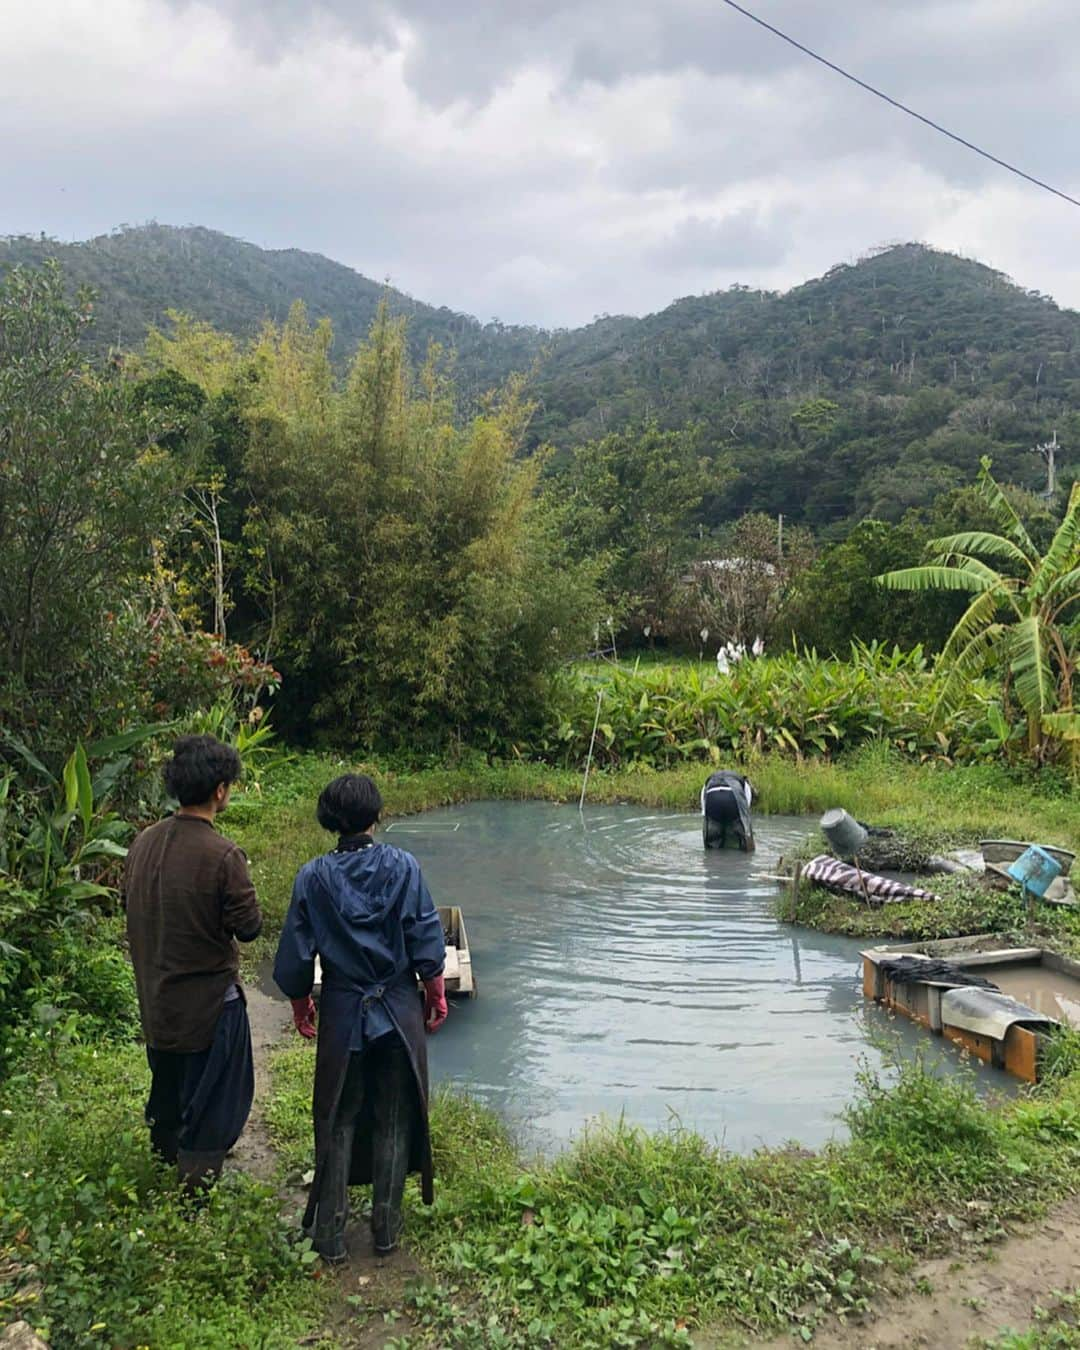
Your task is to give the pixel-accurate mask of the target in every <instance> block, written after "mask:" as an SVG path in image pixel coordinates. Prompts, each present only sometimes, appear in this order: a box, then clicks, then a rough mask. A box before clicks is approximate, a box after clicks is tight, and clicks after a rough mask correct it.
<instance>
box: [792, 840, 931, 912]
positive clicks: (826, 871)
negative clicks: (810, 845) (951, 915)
mask: <svg viewBox="0 0 1080 1350" xmlns="http://www.w3.org/2000/svg"><path fill="white" fill-rule="evenodd" d="M799 875H800V877H801V879H802V880H803V881H812V882H815V883H816V884H817V885H818V886H825V887H826V888H827V889H828V890H830V891H846V892H847V893H848V894H850V895H858V896H862V897H863V898H864V899H867V900H875V901H877V902H878V903H879V904H883V905H885V904H889V903H890V902H892V901H897V900H937V899H939V898H940V897H939V896H936V895H935V894H934V893H933V891H923V890H920V889H919V887H918V886H909V885H908V884H907V882H905V881H893V880H892V879H891V878H890V877H879V876H877V875H876V874H875V873H873V872H862V871H860V870H859V869H857V868H855V867H852V866H851V864H850V863H845V862H840V861H839V859H837V858H830V857H829V855H828V854H827V853H820V854H818V856H817V857H816V858H811V860H810V861H809V862H808V863H807V864H806V865H805V866H804V867H803V869H802V871H801V872H800V874H799Z"/></svg>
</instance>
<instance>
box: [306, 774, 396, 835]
mask: <svg viewBox="0 0 1080 1350" xmlns="http://www.w3.org/2000/svg"><path fill="white" fill-rule="evenodd" d="M382 805H383V803H382V794H381V793H380V792H379V789H378V788H377V787H376V786H375V784H374V782H372V780H371V779H370V778H369V777H368V776H367V774H366V773H343V774H342V775H341V777H340V778H335V779H334V781H333V782H332V783H327V785H326V787H324V788H323V790H322V792H320V794H319V805H318V807H317V808H316V811H315V814H316V815H317V816H318V818H319V824H320V825H321V826H322V827H323V829H324V830H331V831H333V833H335V834H362V833H363V832H364V830H370V829H371V827H372V825H374V824H375V823H376V821H377V820H378V819H379V816H380V815H381V814H382Z"/></svg>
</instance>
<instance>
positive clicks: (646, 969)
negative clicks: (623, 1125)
mask: <svg viewBox="0 0 1080 1350" xmlns="http://www.w3.org/2000/svg"><path fill="white" fill-rule="evenodd" d="M448 822H453V823H456V824H457V825H458V826H459V828H458V829H456V830H454V831H450V830H449V829H448V828H447V823H448ZM427 824H430V825H431V826H432V828H431V830H430V832H425V826H426V825H427ZM811 824H812V822H807V821H805V820H801V819H797V818H792V817H771V818H770V817H762V818H760V819H759V820H758V821H757V822H756V831H757V841H758V852H757V854H755V855H753V856H751V857H746V856H745V855H743V854H740V853H736V852H723V853H719V852H710V853H706V852H705V850H704V849H703V848H702V844H701V831H700V821H699V818H698V817H696V816H688V815H683V814H677V813H673V812H657V811H643V810H642V809H641V808H640V807H608V808H591V809H587V810H586V812H585V815H584V818H582V817H580V816H579V815H578V813H577V811H576V810H573V809H572V808H568V807H557V806H552V805H549V804H546V803H509V802H488V803H475V804H472V805H469V806H464V807H457V808H454V809H450V810H446V811H439V812H432V813H430V815H428V816H423V817H419V818H417V819H415V820H413V821H410V834H409V837H408V840H407V841H406V839H405V838H404V837H402V838H401V840H400V841H396V842H400V844H401V845H402V846H403V847H407V848H408V849H409V850H410V851H411V852H413V853H415V854H416V855H417V857H418V858H419V859H420V862H421V864H422V866H423V869H424V873H425V876H426V877H427V880H428V884H429V886H430V887H431V890H432V893H433V894H434V895H435V897H436V902H437V903H440V904H450V903H452V904H460V905H461V906H462V908H463V910H464V913H465V918H466V922H467V925H468V930H469V936H470V941H471V945H472V949H473V964H474V970H475V972H476V974H477V981H478V987H479V991H480V997H479V998H478V999H477V1000H475V1001H474V1002H465V1003H460V1004H457V1005H456V1006H455V1007H454V1009H453V1014H452V1017H451V1019H450V1022H449V1023H448V1025H447V1027H446V1028H445V1029H444V1031H442V1032H440V1034H439V1035H438V1036H437V1037H435V1038H434V1039H433V1040H432V1041H431V1042H430V1044H429V1054H430V1058H431V1063H432V1070H433V1074H434V1076H435V1077H436V1078H442V1079H450V1080H452V1081H454V1082H456V1083H459V1084H463V1085H467V1086H469V1087H470V1089H471V1090H472V1091H474V1092H475V1093H477V1094H478V1095H479V1096H481V1097H482V1098H483V1099H485V1100H487V1101H489V1102H491V1103H492V1104H493V1105H495V1106H497V1107H499V1108H500V1109H501V1110H503V1111H504V1112H507V1113H509V1115H510V1116H511V1117H512V1118H513V1119H514V1120H515V1121H516V1122H517V1124H518V1125H519V1127H521V1128H522V1129H523V1130H524V1131H525V1133H526V1135H527V1136H528V1138H529V1139H530V1140H531V1141H532V1142H537V1143H541V1144H545V1145H547V1144H551V1143H552V1142H556V1141H559V1140H563V1139H566V1138H568V1137H571V1136H573V1135H576V1134H579V1133H580V1132H581V1129H582V1128H583V1125H584V1123H585V1122H586V1121H587V1120H590V1119H594V1118H596V1117H597V1116H606V1117H608V1118H618V1117H620V1116H623V1115H624V1116H625V1117H626V1118H627V1119H629V1120H632V1121H637V1122H639V1123H641V1124H643V1125H646V1126H650V1127H656V1126H663V1125H665V1124H666V1123H667V1122H668V1121H669V1120H670V1119H671V1118H672V1115H673V1114H674V1115H675V1116H676V1117H677V1118H678V1119H679V1120H680V1121H681V1122H682V1124H683V1125H684V1126H687V1127H690V1128H695V1129H698V1130H700V1131H701V1132H702V1133H704V1134H706V1135H707V1136H709V1137H713V1138H717V1139H721V1138H722V1139H723V1140H724V1141H725V1143H726V1145H727V1146H728V1147H734V1148H739V1149H749V1148H754V1147H757V1146H759V1145H760V1144H761V1143H763V1142H764V1143H768V1142H773V1143H781V1142H785V1141H787V1140H789V1139H792V1138H799V1139H801V1140H802V1141H803V1142H804V1143H806V1144H809V1145H814V1144H818V1143H820V1142H821V1141H822V1140H824V1139H825V1138H827V1137H829V1135H830V1134H832V1133H833V1132H834V1131H835V1130H836V1128H837V1113H838V1111H839V1110H840V1109H841V1107H842V1106H843V1105H844V1104H845V1103H846V1102H847V1101H848V1100H849V1099H850V1096H851V1093H852V1089H853V1086H854V1080H855V1073H856V1070H857V1067H858V1062H859V1060H860V1058H861V1057H869V1058H870V1059H871V1060H874V1059H876V1058H878V1051H877V1050H876V1049H875V1048H874V1047H873V1046H872V1045H871V1043H870V1041H869V1040H868V1035H867V1032H868V1028H870V1027H873V1028H875V1030H876V1031H877V1032H880V1031H881V1029H882V1019H881V1018H880V1017H879V1016H878V1015H876V1012H875V1010H873V1009H867V1008H866V1007H865V1006H864V1003H863V1000H862V996H861V992H860V984H859V960H858V944H857V943H855V942H853V941H849V940H846V939H843V938H833V937H828V936H825V935H822V934H819V933H813V932H810V931H807V930H800V929H795V928H792V927H790V926H786V925H782V924H779V923H777V921H776V919H775V917H774V916H773V908H772V907H773V901H774V898H775V895H776V890H775V885H774V884H773V883H770V882H767V881H763V880H762V879H761V878H760V874H761V873H767V872H771V871H772V870H774V866H775V863H776V860H777V857H778V855H779V854H781V853H783V852H790V851H791V849H792V848H793V847H794V846H796V845H797V844H798V843H799V842H800V841H801V840H802V838H803V837H804V835H805V834H806V832H807V830H808V829H809V828H810V827H811ZM896 1030H897V1031H899V1033H900V1035H901V1036H903V1037H905V1038H906V1043H907V1044H909V1045H911V1044H915V1043H921V1042H922V1040H923V1038H922V1036H921V1035H920V1033H918V1032H916V1031H914V1030H913V1029H911V1028H910V1027H908V1026H906V1025H901V1026H897V1027H896Z"/></svg>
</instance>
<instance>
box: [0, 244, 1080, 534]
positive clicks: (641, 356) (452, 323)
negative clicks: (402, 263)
mask: <svg viewBox="0 0 1080 1350" xmlns="http://www.w3.org/2000/svg"><path fill="white" fill-rule="evenodd" d="M46 257H57V258H59V259H60V261H61V262H62V263H63V265H64V267H65V269H66V271H67V274H68V275H69V277H70V278H71V279H72V280H73V281H74V282H80V283H82V282H85V283H89V284H91V285H93V286H94V287H95V288H96V289H97V290H98V291H99V293H100V301H99V307H98V314H99V318H98V323H97V324H96V326H95V327H96V339H95V340H96V342H97V344H98V346H99V347H108V346H123V347H137V346H138V345H139V344H140V343H141V341H142V339H143V335H144V334H145V331H146V327H147V325H148V324H151V323H155V324H156V323H160V322H162V319H163V316H164V313H165V311H166V310H167V309H170V308H175V309H181V310H186V311H188V312H190V313H191V314H194V315H196V316H197V317H198V318H201V319H204V320H207V321H209V322H211V323H213V324H215V325H217V326H218V327H220V328H223V329H228V330H229V331H231V332H234V333H238V334H250V333H253V332H255V331H256V330H257V329H258V327H259V325H260V324H261V323H262V322H263V321H264V320H266V319H273V320H277V321H280V320H282V319H284V317H285V315H286V313H287V312H288V308H289V305H290V304H291V303H292V301H293V300H295V299H297V298H300V299H303V300H304V301H305V302H306V303H307V306H308V309H309V312H310V313H311V315H312V316H313V317H319V316H322V315H328V316H329V317H330V318H331V319H332V320H333V323H334V329H335V333H336V335H337V337H336V343H335V355H336V356H338V357H340V359H341V360H342V361H343V360H344V359H345V358H346V356H347V355H348V353H349V352H350V351H351V350H352V349H353V348H354V347H355V345H356V343H357V342H358V341H359V340H360V339H361V338H362V337H363V335H364V334H365V333H366V331H367V328H368V325H369V323H370V321H371V317H372V315H373V313H374V310H375V307H376V305H377V303H378V301H379V298H380V297H381V296H382V295H384V294H385V295H388V296H389V298H390V301H391V306H392V308H393V309H394V311H395V312H396V313H402V314H407V315H408V316H409V320H410V342H411V346H412V349H413V354H414V356H418V355H420V354H422V353H423V351H424V350H426V348H427V345H428V343H429V342H430V341H432V340H437V341H439V342H442V343H444V344H445V345H447V346H451V347H453V348H454V349H455V351H456V353H457V364H458V378H459V385H460V387H461V389H462V391H463V393H464V395H465V396H466V397H468V398H474V397H475V396H476V395H477V394H479V393H481V392H483V391H484V390H486V389H488V388H490V387H492V386H493V385H495V384H498V383H499V382H500V381H502V380H503V379H505V377H506V376H507V375H508V374H509V373H510V372H511V371H514V370H522V371H529V372H531V375H532V378H533V382H534V390H535V393H536V396H537V414H536V417H535V420H534V423H533V427H532V437H533V441H534V443H536V444H539V443H541V442H549V443H551V444H553V445H555V446H556V447H557V449H558V451H559V454H558V455H557V456H556V459H555V467H556V469H557V468H558V465H559V464H560V463H561V462H565V459H566V456H567V455H569V454H570V453H571V452H572V449H573V447H574V446H575V445H578V444H581V443H582V442H583V441H586V440H589V439H593V438H596V437H599V436H602V435H604V434H605V433H606V432H608V431H610V430H613V429H617V428H619V427H621V426H624V425H626V424H627V423H630V422H634V421H637V420H640V419H642V418H648V417H652V418H656V419H657V420H658V421H659V422H660V423H661V424H663V425H664V426H672V427H679V426H686V425H688V424H695V425H698V426H699V427H700V429H701V449H702V452H703V453H704V454H706V455H708V456H711V457H713V458H714V459H715V460H716V461H717V465H718V472H717V482H718V484H721V483H722V484H723V486H722V488H721V490H719V491H718V492H717V494H716V495H715V497H714V498H713V499H712V500H711V501H710V502H709V503H708V508H707V522H706V523H709V524H715V523H718V522H721V521H723V520H727V519H731V518H733V517H734V516H737V515H739V514H741V513H742V512H744V511H748V510H764V511H768V512H771V513H773V514H777V513H781V512H782V513H783V514H784V515H786V516H788V517H789V518H790V519H792V520H793V521H804V522H806V523H807V524H809V525H812V526H813V527H814V528H816V529H818V530H822V529H826V530H827V529H829V528H830V527H836V528H842V527H843V525H844V523H845V522H847V521H849V520H851V519H852V518H861V517H864V516H867V515H874V516H879V517H883V518H886V519H899V517H900V516H902V515H903V513H904V511H905V510H907V509H908V508H909V507H920V506H927V505H929V504H930V503H931V502H932V501H933V500H934V499H935V497H936V496H937V495H938V494H939V493H941V492H943V491H946V490H948V489H949V488H951V487H953V486H957V485H960V484H964V483H968V482H970V481H971V479H972V478H973V476H974V474H975V472H976V470H977V467H978V463H979V459H980V457H981V456H982V455H984V454H990V455H991V456H992V458H993V460H994V464H995V469H996V471H997V472H998V473H999V475H1000V476H1002V477H1003V478H1005V479H1008V480H1012V481H1014V482H1017V483H1019V484H1021V485H1023V486H1025V487H1028V488H1031V489H1038V488H1040V487H1041V486H1042V484H1043V482H1044V476H1043V475H1044V469H1043V465H1042V461H1041V460H1040V459H1039V457H1038V456H1036V455H1034V454H1033V453H1031V448H1032V446H1034V445H1035V444H1036V443H1037V442H1038V441H1040V440H1042V439H1044V438H1046V437H1047V436H1048V435H1049V434H1050V432H1051V431H1052V430H1053V429H1056V430H1057V431H1058V433H1059V438H1060V440H1061V443H1062V451H1061V457H1060V469H1061V471H1062V475H1063V477H1064V478H1065V479H1066V480H1067V479H1068V478H1069V477H1070V476H1075V473H1076V469H1077V466H1078V465H1080V453H1078V449H1077V447H1080V412H1078V411H1077V410H1078V409H1080V315H1078V314H1076V313H1075V312H1073V311H1070V310H1063V309H1061V308H1059V307H1058V306H1057V305H1056V304H1054V302H1053V301H1051V300H1050V299H1048V298H1047V297H1045V296H1041V295H1038V294H1035V293H1032V292H1029V291H1025V290H1023V289H1022V288H1020V287H1018V286H1016V285H1014V284H1013V283H1012V282H1010V281H1009V280H1008V279H1007V278H1006V277H1004V276H1002V275H1001V274H1000V273H998V272H994V271H993V270H991V269H990V268H988V267H985V266H983V265H981V264H980V263H976V262H972V261H970V260H967V259H963V258H959V257H955V256H953V255H950V254H946V253H940V252H936V251H934V250H932V249H928V248H925V247H922V246H920V245H916V244H905V245H900V246H897V247H893V248H889V249H885V250H881V251H879V252H877V253H876V254H874V255H871V256H869V257H867V258H866V259H863V260H862V261H860V262H857V263H855V264H851V265H844V266H840V267H836V268H834V269H833V270H832V271H830V272H828V273H827V274H826V275H825V276H824V277H821V278H819V279H818V280H815V281H811V282H808V283H807V284H806V285H804V286H800V287H797V288H796V289H794V290H792V291H789V292H787V293H785V294H779V293H771V292H762V291H753V290H749V289H747V288H746V287H733V288H731V289H730V290H727V291H721V292H717V293H715V294H712V295H704V296H696V297H690V298H686V299H681V300H677V301H675V303H673V304H672V305H670V306H668V307H667V308H666V309H664V310H662V311H660V312H659V313H657V314H651V315H648V316H647V317H645V318H642V319H634V318H625V317H622V318H606V319H602V320H600V321H598V322H596V323H594V324H591V325H589V326H587V327H584V328H580V329H576V330H572V331H568V332H560V333H554V334H547V333H544V332H542V331H541V330H538V329H533V328H527V327H506V326H503V325H498V324H487V325H484V324H481V323H479V322H478V321H477V320H475V319H472V318H470V317H469V316H467V315H463V314H457V313H454V312H453V311H451V310H448V309H446V308H440V309H436V308H433V307H432V306H430V305H425V304H422V303H420V302H419V301H416V300H413V299H412V298H410V297H409V296H406V295H404V294H402V293H401V292H399V291H393V290H387V289H386V288H385V287H383V286H381V285H379V284H378V283H376V282H373V281H371V280H369V279H368V278H366V277H363V276H361V275H360V274H359V273H357V272H354V271H353V270H352V269H350V268H348V267H344V266H342V265H341V264H339V263H335V262H331V261H330V260H329V259H327V258H323V257H321V256H319V255H317V254H312V253H304V252H302V251H300V250H297V249H286V250H265V249H260V248H257V247H255V246H254V245H252V244H247V243H243V242H242V241H240V240H237V239H232V238H229V237H228V236H226V235H223V234H219V233H217V232H215V231H213V230H206V229H202V228H198V227H187V228H184V229H176V228H173V227H169V226H163V225H150V226H145V227H141V228H138V229H125V230H121V231H118V232H116V233H114V234H110V235H105V236H102V237H100V238H98V239H93V240H89V241H87V242H86V243H79V244H58V243H56V242H55V241H50V240H39V239H30V238H13V239H9V240H6V241H0V270H3V268H4V267H5V265H10V264H12V263H15V262H24V263H28V264H36V263H39V262H40V261H41V260H42V259H44V258H46Z"/></svg>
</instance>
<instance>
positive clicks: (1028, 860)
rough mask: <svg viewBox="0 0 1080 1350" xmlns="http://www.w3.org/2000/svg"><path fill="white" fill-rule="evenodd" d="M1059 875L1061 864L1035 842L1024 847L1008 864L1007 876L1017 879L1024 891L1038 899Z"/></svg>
mask: <svg viewBox="0 0 1080 1350" xmlns="http://www.w3.org/2000/svg"><path fill="white" fill-rule="evenodd" d="M1060 875H1061V864H1060V863H1059V862H1058V861H1057V860H1056V859H1054V858H1051V856H1050V854H1049V853H1047V852H1046V850H1045V849H1042V848H1039V846H1038V845H1037V844H1032V846H1031V847H1030V848H1026V849H1025V850H1024V851H1023V853H1021V854H1020V856H1019V858H1017V860H1016V861H1015V862H1014V863H1010V864H1009V876H1011V877H1012V879H1013V881H1018V882H1019V883H1020V885H1021V886H1023V888H1024V890H1025V891H1030V892H1031V894H1032V895H1037V896H1039V898H1040V899H1041V898H1042V897H1043V896H1044V895H1045V894H1046V892H1047V890H1048V889H1049V887H1050V883H1051V882H1052V881H1054V880H1056V879H1057V878H1058V877H1059V876H1060Z"/></svg>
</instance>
